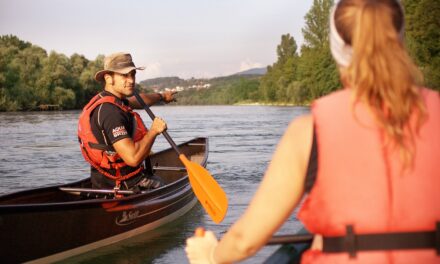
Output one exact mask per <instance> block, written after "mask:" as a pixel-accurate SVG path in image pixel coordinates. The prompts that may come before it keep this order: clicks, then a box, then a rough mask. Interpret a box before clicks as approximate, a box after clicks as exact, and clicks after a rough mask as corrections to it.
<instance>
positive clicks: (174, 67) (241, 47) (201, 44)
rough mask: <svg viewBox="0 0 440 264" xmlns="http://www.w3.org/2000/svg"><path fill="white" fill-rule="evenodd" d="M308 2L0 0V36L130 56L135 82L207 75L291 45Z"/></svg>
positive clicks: (258, 63) (254, 64)
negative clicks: (287, 39)
mask: <svg viewBox="0 0 440 264" xmlns="http://www.w3.org/2000/svg"><path fill="white" fill-rule="evenodd" d="M311 5H312V0H124V1H122V0H68V1H67V0H0V35H6V34H12V35H15V36H17V37H18V38H20V39H21V40H24V41H29V42H31V43H32V44H34V45H37V46H40V47H42V48H43V49H45V50H46V51H48V52H50V51H55V52H57V53H62V54H65V55H66V56H71V55H72V54H74V53H77V54H81V55H84V56H85V57H86V58H87V59H89V60H94V59H95V58H96V57H97V56H98V55H100V54H103V55H108V54H111V53H114V52H120V51H124V52H129V53H131V55H132V57H133V60H134V63H135V64H136V66H145V67H147V68H146V69H145V70H144V71H139V72H138V73H137V79H138V80H144V79H149V78H156V77H167V76H178V77H180V78H184V79H189V78H192V77H194V78H212V77H218V76H227V75H230V74H234V73H237V72H240V71H243V70H247V69H250V68H259V67H266V66H267V65H271V64H273V63H274V62H275V61H276V57H277V56H276V47H277V45H278V44H279V43H280V41H281V35H282V34H287V33H289V34H290V35H292V36H293V37H294V39H295V40H296V42H297V44H298V46H300V45H301V44H302V43H303V37H302V33H301V29H302V28H303V27H304V16H305V14H306V13H307V12H308V10H309V9H310V7H311Z"/></svg>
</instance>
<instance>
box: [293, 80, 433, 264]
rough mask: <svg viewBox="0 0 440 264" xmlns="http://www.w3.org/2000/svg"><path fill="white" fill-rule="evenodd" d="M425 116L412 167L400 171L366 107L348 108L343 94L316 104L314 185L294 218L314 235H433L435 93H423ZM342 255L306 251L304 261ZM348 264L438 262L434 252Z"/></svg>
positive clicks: (374, 256) (367, 255)
mask: <svg viewBox="0 0 440 264" xmlns="http://www.w3.org/2000/svg"><path fill="white" fill-rule="evenodd" d="M420 91H421V95H422V97H423V99H424V102H425V106H426V109H427V113H428V119H427V120H426V122H425V123H424V124H423V125H422V127H421V129H420V131H419V133H418V134H415V138H414V146H415V156H414V168H413V169H412V170H409V171H408V170H407V171H404V172H403V173H402V170H401V162H400V159H399V153H398V151H393V150H391V148H389V147H387V148H386V147H384V137H383V136H384V135H383V133H382V132H381V131H380V130H379V129H378V127H377V126H376V125H375V122H374V119H373V117H372V115H371V113H370V112H369V111H368V109H367V108H366V107H365V106H364V105H362V104H361V103H358V104H356V105H354V107H353V108H352V103H351V102H352V101H351V100H352V97H351V91H350V90H349V89H344V90H342V91H338V92H335V93H332V94H330V95H328V96H325V97H323V98H321V99H318V100H316V101H315V102H314V104H313V106H312V115H313V120H314V125H315V131H316V137H317V138H316V140H317V146H318V171H317V177H316V181H315V184H314V186H313V189H312V190H311V192H310V194H309V196H308V197H307V198H306V199H305V201H304V203H303V205H302V207H301V209H300V211H299V213H298V217H299V219H300V220H301V221H302V223H303V224H304V225H305V227H306V228H307V229H308V230H309V231H310V232H312V233H316V234H321V235H322V236H324V237H333V236H344V235H346V227H347V226H350V225H352V226H353V227H354V232H355V234H372V233H379V234H382V233H398V232H422V231H435V230H436V222H438V221H440V169H439V168H440V167H439V161H440V159H439V157H440V96H439V93H438V92H434V91H432V90H428V89H425V88H422V89H421V90H420ZM348 261H349V254H347V253H324V252H322V251H318V250H309V251H307V252H306V253H305V254H304V255H303V259H302V263H347V262H348ZM350 263H440V256H438V255H436V252H435V249H417V250H389V251H383V250H382V251H359V253H358V254H357V256H356V258H355V259H350Z"/></svg>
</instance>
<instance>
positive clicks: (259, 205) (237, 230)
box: [185, 0, 440, 263]
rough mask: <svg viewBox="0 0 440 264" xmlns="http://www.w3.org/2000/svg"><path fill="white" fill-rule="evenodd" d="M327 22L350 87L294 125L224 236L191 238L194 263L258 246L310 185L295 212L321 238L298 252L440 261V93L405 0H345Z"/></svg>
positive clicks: (345, 258)
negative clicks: (408, 42)
mask: <svg viewBox="0 0 440 264" xmlns="http://www.w3.org/2000/svg"><path fill="white" fill-rule="evenodd" d="M330 24H331V26H330V29H331V30H330V32H331V33H330V40H331V41H330V42H331V43H330V44H331V45H330V46H331V50H332V54H333V56H334V58H335V60H336V62H337V64H338V66H339V71H340V78H341V81H342V83H343V85H344V89H343V90H340V91H338V92H334V93H332V94H330V95H328V96H325V97H322V98H320V99H318V100H316V101H315V102H314V103H313V105H312V109H311V114H310V115H307V116H303V117H300V118H298V119H296V120H295V121H293V122H292V123H291V124H290V125H289V127H288V129H287V131H286V132H285V134H284V136H283V137H282V139H281V141H280V143H279V145H278V147H277V149H276V152H275V154H274V156H273V158H272V161H271V163H270V165H269V168H268V170H267V172H266V174H265V176H264V178H263V181H262V183H261V185H260V187H259V189H258V190H257V193H256V194H255V197H254V198H253V200H252V202H251V204H250V205H249V207H248V209H247V210H246V211H245V213H244V215H243V216H242V217H241V218H240V219H239V220H238V221H237V222H236V223H235V224H234V225H233V226H232V227H231V228H230V229H229V231H228V232H227V233H226V234H225V235H224V236H223V237H222V239H221V240H220V241H219V242H218V241H217V239H216V237H215V235H214V234H213V232H211V231H207V232H206V234H205V235H204V236H202V237H196V236H194V237H191V238H189V239H188V240H187V247H186V249H185V250H186V252H187V256H188V259H189V261H190V262H191V263H231V262H236V261H240V260H243V259H245V258H247V257H249V256H252V255H254V254H255V253H256V252H257V251H258V250H259V249H260V248H261V247H263V246H264V245H265V244H266V242H267V241H268V240H269V239H270V238H271V236H272V235H273V234H274V233H275V232H276V231H277V230H278V229H279V228H280V227H281V225H282V224H283V223H284V222H285V221H286V220H287V218H288V217H289V216H290V215H291V213H292V212H293V210H294V208H295V207H296V206H297V205H298V204H299V202H300V200H301V198H302V196H303V195H304V194H305V193H308V195H307V197H306V199H305V201H304V204H303V205H302V208H301V210H300V211H299V213H298V218H299V219H300V220H301V222H302V223H303V224H304V225H305V227H306V228H307V229H308V230H309V231H310V232H311V233H313V234H315V239H314V242H313V245H312V248H311V249H310V250H308V251H307V252H306V253H305V254H304V255H303V257H302V260H301V262H302V263H348V262H350V263H440V255H439V254H440V245H439V244H440V202H439V201H440V191H439V187H440V172H439V171H440V170H439V169H438V164H437V163H438V161H439V158H438V157H439V155H440V95H439V93H438V92H435V91H432V90H429V89H426V88H423V87H421V86H420V82H421V77H420V76H419V73H418V71H417V68H416V67H415V66H414V65H413V63H412V62H411V60H410V58H409V56H408V54H407V52H406V50H405V48H404V45H403V30H404V18H403V11H402V7H401V6H400V3H399V2H398V1H397V0H382V1H374V0H341V1H340V2H339V3H338V4H337V5H336V7H335V8H334V10H333V11H332V13H331V15H330ZM314 167H315V168H316V167H317V170H316V171H314V170H312V169H310V168H314ZM306 175H307V176H306ZM371 234H374V236H375V238H371V236H369V235H371ZM436 236H437V237H436ZM436 239H437V242H435V240H436ZM365 240H369V241H367V242H365ZM436 248H437V251H436Z"/></svg>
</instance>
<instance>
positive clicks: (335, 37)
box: [330, 1, 405, 67]
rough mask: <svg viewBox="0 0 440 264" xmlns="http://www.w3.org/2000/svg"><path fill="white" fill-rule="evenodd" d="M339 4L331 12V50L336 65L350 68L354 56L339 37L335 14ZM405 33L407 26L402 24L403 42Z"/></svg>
mask: <svg viewBox="0 0 440 264" xmlns="http://www.w3.org/2000/svg"><path fill="white" fill-rule="evenodd" d="M397 3H399V6H400V8H401V10H402V13H403V8H402V5H401V4H400V1H397ZM336 7H337V4H336V5H334V6H333V7H332V9H331V12H330V50H331V52H332V55H333V58H334V59H335V61H336V63H337V64H338V65H339V66H342V67H348V66H349V65H350V63H351V58H352V56H353V49H352V47H351V46H350V45H348V44H347V43H345V42H344V40H343V39H342V37H341V36H340V35H339V33H338V30H337V29H336V25H335V13H336ZM404 31H405V25H404V24H402V28H401V29H400V32H399V36H400V40H401V41H403V37H404V36H403V35H404Z"/></svg>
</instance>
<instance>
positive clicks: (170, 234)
mask: <svg viewBox="0 0 440 264" xmlns="http://www.w3.org/2000/svg"><path fill="white" fill-rule="evenodd" d="M152 110H153V112H155V113H156V115H157V116H160V117H162V118H164V119H165V120H166V121H167V123H168V132H169V134H170V135H171V137H172V138H173V139H174V141H175V142H176V143H182V142H184V141H186V140H189V139H191V138H194V137H198V136H203V137H208V138H209V144H210V145H209V146H210V148H209V158H208V166H207V169H208V170H209V172H210V173H211V174H212V175H213V176H214V177H215V178H216V180H217V181H218V182H219V183H220V185H221V186H222V187H223V189H224V190H225V191H226V193H227V196H228V198H229V210H228V214H227V216H226V218H225V220H224V221H223V222H222V223H221V224H219V225H216V224H215V223H213V222H212V221H211V220H210V218H209V216H207V215H206V214H205V213H204V211H203V209H202V207H201V206H199V205H197V206H196V207H195V208H194V209H193V210H192V211H190V212H189V213H188V214H187V215H185V216H184V217H182V218H181V219H179V220H177V221H175V222H173V223H170V224H168V225H166V226H164V227H162V228H160V229H157V230H154V231H152V232H148V233H145V234H143V235H140V236H137V237H135V238H132V239H129V240H125V241H123V242H120V243H117V244H114V245H111V246H107V247H104V248H101V249H98V250H94V251H91V252H88V253H85V254H83V255H79V256H76V257H73V258H70V259H67V260H65V261H62V262H61V263H156V264H159V263H187V260H186V257H185V253H184V250H183V249H184V246H185V239H186V238H187V237H189V236H190V235H191V234H192V233H193V232H194V229H195V228H196V227H197V226H204V227H205V228H207V229H211V230H213V231H214V232H215V233H216V234H217V236H221V235H222V234H223V233H224V232H225V231H226V230H227V229H228V227H229V226H230V225H231V224H232V223H233V222H234V221H235V220H237V219H238V217H239V216H240V215H241V214H242V213H243V212H244V210H245V208H246V205H247V204H248V202H249V201H250V200H251V198H252V195H253V194H254V192H255V190H256V188H257V186H258V183H259V182H260V180H261V177H262V175H263V174H264V171H265V169H266V167H267V165H268V162H269V160H270V158H271V155H272V153H273V151H274V149H275V147H276V144H277V142H278V140H279V139H280V137H281V135H282V133H283V132H284V130H285V129H286V127H287V125H288V124H289V122H290V121H291V120H292V119H293V118H295V117H296V116H298V115H301V114H304V113H307V112H308V111H309V109H308V108H301V107H269V106H165V107H153V108H152ZM140 113H141V115H142V117H143V119H144V120H145V121H146V125H147V126H149V125H150V124H151V123H150V122H149V118H148V117H147V115H146V114H145V113H144V112H140ZM78 115H79V111H67V112H66V111H65V112H29V113H0V194H5V193H10V192H15V191H19V190H24V189H29V188H35V187H41V186H48V185H54V184H61V183H68V182H73V181H77V180H79V179H82V178H85V177H87V176H88V171H89V166H88V165H87V164H86V163H85V162H84V161H83V158H82V156H81V153H80V150H79V146H78V143H77V137H76V124H77V118H78ZM168 147H169V145H168V143H167V141H166V140H165V139H164V138H163V137H161V136H160V137H159V138H158V139H157V140H156V144H155V145H154V148H153V150H155V151H157V150H160V149H164V148H168ZM286 198H288V197H286ZM274 206H276V205H274ZM299 228H300V224H299V223H298V222H297V221H296V220H295V218H294V217H293V216H292V217H291V218H290V219H289V221H288V222H287V223H286V224H285V225H284V226H283V227H282V229H281V230H280V232H279V233H293V232H296V231H297V230H298V229H299ZM275 249H276V247H274V246H272V247H266V248H265V249H263V250H262V251H261V252H260V253H258V254H257V255H256V256H255V257H253V258H251V259H250V260H248V261H245V262H244V263H261V262H263V260H264V259H265V258H266V257H267V256H269V255H270V254H271V253H272V252H273V251H274V250H275Z"/></svg>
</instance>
